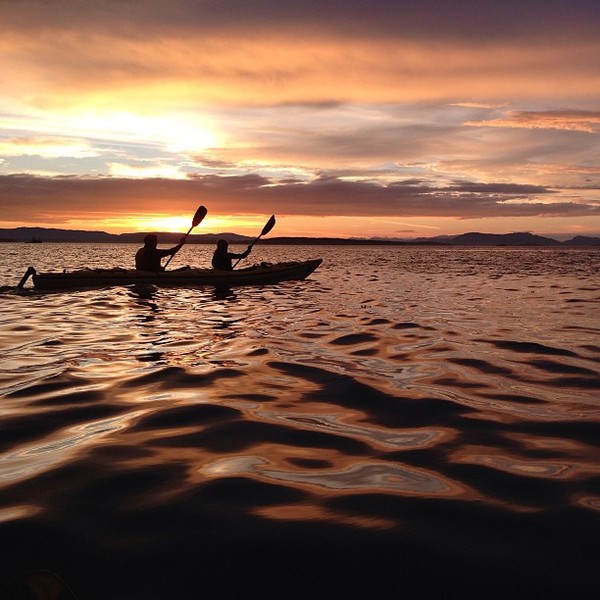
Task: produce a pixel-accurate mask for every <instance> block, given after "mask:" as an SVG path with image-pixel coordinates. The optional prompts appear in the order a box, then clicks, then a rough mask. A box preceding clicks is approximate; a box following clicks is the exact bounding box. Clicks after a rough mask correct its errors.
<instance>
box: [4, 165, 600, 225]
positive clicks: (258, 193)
mask: <svg viewBox="0 0 600 600" xmlns="http://www.w3.org/2000/svg"><path fill="white" fill-rule="evenodd" d="M17 198H18V201H17V200H11V199H17ZM199 199H202V201H203V204H205V205H206V206H207V207H208V208H209V210H210V211H211V214H218V215H233V214H236V215H243V214H257V213H264V214H267V213H274V214H279V215H304V216H339V215H344V216H372V217H390V218H392V217H402V218H405V217H423V216H435V217H453V218H459V219H474V218H492V217H518V216H546V217H560V216H582V215H583V216H585V215H589V216H592V215H595V216H598V215H600V206H599V205H598V203H597V202H596V203H593V202H590V201H588V202H583V201H571V202H564V201H561V199H560V197H558V196H556V192H553V191H552V190H548V189H546V188H544V187H542V186H532V185H527V184H525V185H519V184H504V183H490V184H480V183H475V182H469V181H462V182H455V183H454V184H453V185H450V186H435V185H429V184H427V183H426V182H422V181H420V182H397V183H394V184H390V185H387V186H384V185H380V184H376V183H369V182H348V181H343V180H341V179H338V178H336V177H321V178H317V179H315V180H313V181H311V182H310V183H278V182H274V181H271V180H270V179H268V178H265V177H261V176H259V175H246V176H229V177H219V176H216V175H210V176H197V177H195V178H193V179H188V180H173V179H140V180H137V179H124V178H116V177H115V178H110V177H106V178H84V177H54V178H44V177H30V176H27V175H10V176H3V177H0V203H2V205H3V206H4V207H6V208H9V209H10V218H11V219H12V220H15V221H29V222H39V221H40V220H45V221H52V220H53V219H54V218H56V219H58V216H60V217H61V218H63V217H64V215H65V214H67V213H69V212H70V211H73V212H76V213H77V214H81V213H82V212H85V213H87V214H88V215H92V214H97V215H106V214H112V215H114V214H121V215H125V214H142V213H144V212H147V213H152V212H160V213H165V212H167V211H168V212H171V213H174V214H176V213H181V212H183V213H185V212H189V211H190V210H191V209H193V207H194V206H196V205H197V204H198V201H199ZM82 207H83V210H82ZM6 214H7V212H6V211H5V215H6ZM53 215H54V217H53ZM5 218H6V217H5Z"/></svg>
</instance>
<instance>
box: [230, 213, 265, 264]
mask: <svg viewBox="0 0 600 600" xmlns="http://www.w3.org/2000/svg"><path fill="white" fill-rule="evenodd" d="M274 226H275V215H271V218H270V219H269V220H268V221H267V223H266V224H265V226H264V227H263V230H262V231H261V232H260V235H259V236H258V237H257V238H256V239H255V240H254V241H253V242H252V243H251V244H250V245H249V246H248V248H249V249H250V250H252V247H253V246H254V244H256V242H258V240H260V238H261V237H262V236H263V235H266V234H267V233H269V231H271V229H273V227H274ZM240 260H242V259H241V258H238V259H237V261H236V263H235V265H233V267H232V270H233V269H235V267H236V266H237V264H238V263H239V262H240Z"/></svg>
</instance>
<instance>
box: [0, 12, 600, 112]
mask: <svg viewBox="0 0 600 600" xmlns="http://www.w3.org/2000/svg"><path fill="white" fill-rule="evenodd" d="M597 13H598V11H597V8H595V7H594V5H593V4H592V3H589V2H582V1H581V0H579V1H578V2H576V3H571V5H569V7H568V9H567V7H566V4H565V3H563V2H559V1H557V0H555V1H554V2H547V3H545V5H544V9H543V10H540V9H539V7H538V6H537V5H531V6H530V3H526V2H516V1H514V0H510V1H504V2H495V1H492V0H488V1H485V0H479V1H478V2H475V0H470V1H465V2H461V3H454V2H447V3H440V2H433V1H432V0H428V1H422V2H392V1H388V2H378V3H377V7H376V9H374V8H372V7H371V6H370V5H369V3H365V2H363V1H362V0H361V1H360V2H359V1H358V0H356V1H353V0H345V1H343V2H342V1H341V0H338V1H329V2H321V1H319V2H317V1H315V0H311V1H306V0H305V1H304V2H298V1H296V2H284V1H282V0H278V1H275V0H271V1H265V2H260V3H256V2H247V1H245V0H244V1H242V0H237V1H232V0H222V1H219V2H215V1H204V2H202V1H198V0H194V1H192V0H188V1H181V0H180V1H177V2H169V3H162V2H158V1H135V2H122V1H117V0H112V1H107V2H102V3H98V2H92V1H87V2H85V1H83V2H78V3H77V4H76V5H74V3H72V2H64V1H63V2H61V1H56V2H51V3H48V2H42V1H36V0H31V1H29V2H21V3H19V2H10V3H7V2H5V3H2V4H0V23H2V24H1V25H0V39H2V42H0V59H1V60H2V63H3V75H4V82H3V87H4V90H3V93H4V94H5V95H8V96H11V97H12V98H17V99H19V101H22V102H26V103H27V104H29V105H30V106H38V107H46V108H47V107H63V108H65V107H78V106H87V107H91V106H95V107H98V108H102V107H106V106H109V105H111V104H112V105H116V104H128V105H129V106H131V107H136V108H138V109H145V110H149V111H152V110H158V109H159V108H162V109H164V108H165V107H167V106H169V105H171V106H172V105H173V104H176V105H177V106H181V105H182V102H183V103H185V104H186V105H187V106H198V105H208V104H215V103H218V104H229V105H240V104H244V103H254V104H271V105H274V104H280V103H313V104H319V103H332V102H339V101H373V102H393V101H398V100H401V101H421V100H436V99H441V98H444V99H446V100H449V101H452V102H478V103H481V104H485V103H489V102H504V101H505V100H506V96H507V94H510V95H515V94H518V95H520V96H521V97H523V98H539V97H542V96H546V95H548V94H551V93H552V94H555V95H556V96H557V97H560V96H562V95H563V94H564V93H565V92H566V91H567V90H577V95H578V96H580V97H587V98H593V97H595V94H596V93H597V89H598V84H599V81H598V70H597V66H596V65H597V64H598V62H599V60H600V50H599V47H598V44H597V41H596V33H597V32H596V28H595V24H596V23H597V19H595V20H594V17H597V16H598V14H597Z"/></svg>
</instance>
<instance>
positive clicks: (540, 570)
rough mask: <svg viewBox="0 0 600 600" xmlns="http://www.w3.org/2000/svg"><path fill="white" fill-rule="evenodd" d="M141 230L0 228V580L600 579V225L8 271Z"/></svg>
mask: <svg viewBox="0 0 600 600" xmlns="http://www.w3.org/2000/svg"><path fill="white" fill-rule="evenodd" d="M240 249H241V248H240ZM135 250H136V246H132V245H124V244H114V245H111V244H105V245H91V244H85V245H84V244H82V245H77V244H48V243H43V244H0V273H2V275H1V276H0V285H1V286H2V287H1V288H0V340H1V342H0V349H1V353H0V548H1V550H0V552H1V553H2V560H1V564H0V576H1V578H0V598H2V597H4V596H2V593H3V591H4V590H9V589H12V587H11V586H12V585H13V583H14V582H15V581H19V580H20V579H21V578H23V577H25V576H26V574H27V573H29V572H31V571H35V570H37V569H50V570H52V571H53V572H55V573H57V574H59V575H60V576H61V577H62V578H63V579H64V580H65V581H67V582H68V583H69V585H70V586H71V588H72V589H73V591H74V592H75V593H76V594H77V596H78V598H79V599H80V600H95V599H103V600H113V599H115V600H120V599H131V598H141V599H152V600H153V599H172V598H177V599H178V598H239V597H248V598H253V597H267V596H268V597H278V598H292V597H302V598H348V597H361V598H382V597H385V598H403V597H405V596H407V595H408V594H409V593H410V595H411V596H412V597H413V598H414V597H423V598H430V597H437V598H446V597H450V596H453V595H454V594H460V595H462V597H469V598H471V597H473V598H489V597H492V596H494V597H495V594H497V596H498V597H504V598H516V597H528V598H548V597H551V596H552V597H555V596H557V597H563V598H567V597H568V598H591V597H594V596H595V595H596V594H598V593H600V584H599V576H598V573H599V571H598V565H600V542H599V541H598V540H599V539H600V449H599V445H598V441H599V440H600V393H599V390H600V337H599V333H600V280H599V278H598V273H599V267H600V249H598V248H595V249H594V248H591V249H558V248H542V249H536V248H485V249H479V248H477V249H475V248H473V249H461V248H436V247H377V246H369V247H359V246H350V247H347V246H343V247H333V246H302V247H299V246H298V247H295V246H281V247H275V246H260V245H257V246H256V247H255V249H254V252H253V253H252V255H251V257H250V258H248V259H246V261H245V264H252V262H260V261H271V262H277V261H278V260H295V259H303V258H316V257H321V258H323V264H322V265H321V267H319V269H318V270H317V271H316V272H315V273H314V274H313V275H311V276H310V277H309V278H308V279H307V280H305V281H302V282H286V283H282V284H278V285H272V286H264V287H240V288H232V289H231V290H228V291H226V292H223V291H219V292H217V291H215V290H214V289H212V288H201V287H198V288H158V287H156V288H155V287H143V288H137V287H121V288H110V289H102V290H81V291H71V292H68V293H65V292H45V293H42V292H36V291H34V290H32V289H31V288H30V286H31V284H30V283H29V284H28V287H29V289H26V290H23V291H22V292H20V293H17V292H16V291H15V290H14V286H16V284H17V283H18V281H19V280H20V278H21V276H22V275H23V273H24V272H25V270H26V269H27V267H28V266H29V265H33V266H35V267H36V269H38V270H39V271H46V270H57V271H61V270H62V269H63V268H67V269H73V268H82V267H101V266H111V267H112V266H123V267H126V266H127V267H129V266H132V264H133V254H134V252H135ZM211 252H212V248H211V247H210V246H201V245H198V246H192V245H190V246H186V247H185V248H184V249H183V250H182V251H181V253H180V254H179V255H178V256H177V257H176V259H175V260H173V262H172V263H171V265H170V266H171V267H173V268H177V267H179V266H182V265H184V264H191V265H194V266H208V262H209V258H210V254H211ZM3 586H4V587H3ZM6 593H10V592H6ZM595 597H600V596H595Z"/></svg>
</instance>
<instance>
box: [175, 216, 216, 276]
mask: <svg viewBox="0 0 600 600" xmlns="http://www.w3.org/2000/svg"><path fill="white" fill-rule="evenodd" d="M207 212H208V211H207V210H206V208H204V206H199V207H198V210H197V211H196V214H194V218H193V219H192V226H191V227H190V228H189V229H188V232H187V233H186V234H185V235H184V236H183V237H182V238H181V242H179V243H180V244H181V245H182V246H183V244H185V240H187V238H188V235H190V233H191V231H192V229H194V227H196V225H198V224H199V223H200V221H202V219H204V217H205V216H206V213H207ZM179 250H181V248H179ZM179 250H178V251H177V252H179ZM177 252H174V253H173V254H171V256H169V260H168V261H167V263H166V264H165V270H166V269H167V267H168V266H169V263H170V262H171V260H173V257H174V256H175V254H177Z"/></svg>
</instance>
